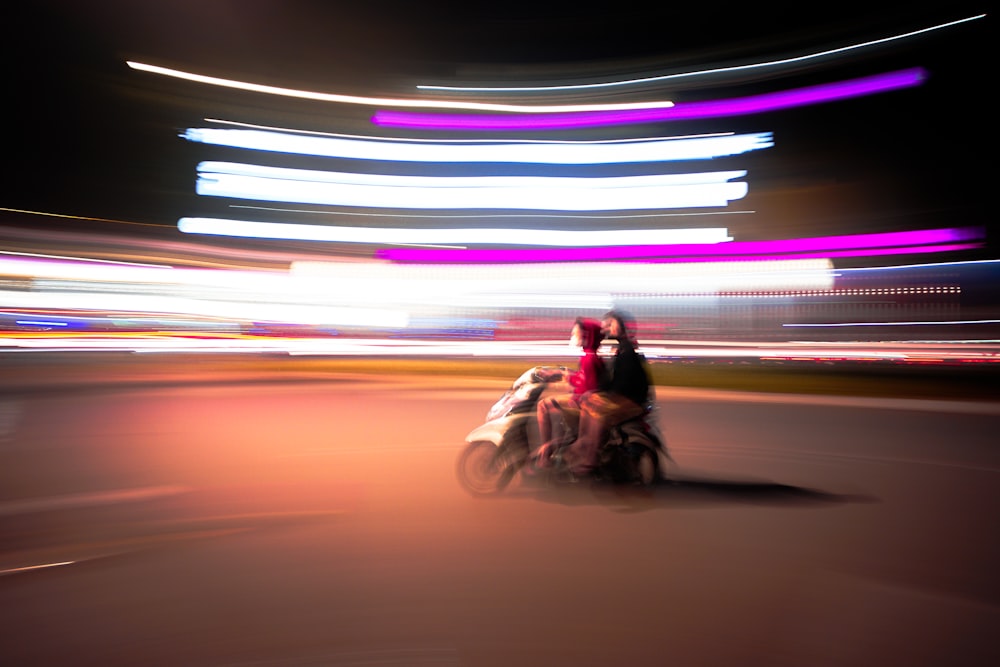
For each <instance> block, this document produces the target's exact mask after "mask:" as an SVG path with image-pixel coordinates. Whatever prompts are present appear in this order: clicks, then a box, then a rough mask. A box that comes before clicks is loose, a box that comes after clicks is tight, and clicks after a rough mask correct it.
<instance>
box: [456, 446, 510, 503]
mask: <svg viewBox="0 0 1000 667" xmlns="http://www.w3.org/2000/svg"><path fill="white" fill-rule="evenodd" d="M506 459H507V457H504V456H503V455H502V452H501V449H500V448H499V447H497V446H496V445H495V444H493V443H492V442H489V441H488V440H477V441H476V442H470V443H469V445H468V446H467V447H466V448H465V449H464V450H462V453H461V454H459V456H458V461H457V463H456V466H455V469H456V473H457V474H458V481H459V483H460V484H461V485H462V486H463V487H464V488H465V490H466V491H468V492H469V493H471V494H472V495H474V496H490V495H494V494H497V493H500V492H501V491H503V490H504V489H505V488H507V485H508V484H510V481H511V479H512V478H513V476H514V473H515V472H516V469H515V468H514V466H513V465H512V462H511V461H508V460H506Z"/></svg>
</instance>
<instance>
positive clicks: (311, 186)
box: [196, 162, 748, 211]
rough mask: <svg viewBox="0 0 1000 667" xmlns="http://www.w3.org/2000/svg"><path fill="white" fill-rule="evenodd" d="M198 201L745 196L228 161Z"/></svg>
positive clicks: (642, 202) (700, 201) (574, 207)
mask: <svg viewBox="0 0 1000 667" xmlns="http://www.w3.org/2000/svg"><path fill="white" fill-rule="evenodd" d="M198 172H199V173H198V181H197V185H196V190H197V192H198V194H200V195H207V196H215V197H232V198H239V199H251V200H264V201H280V202H295V203H300V204H319V205H329V206H358V207H372V208H416V209H443V210H448V209H523V210H559V211H599V210H642V209H647V210H648V209H664V208H701V207H713V206H727V205H728V204H729V202H730V201H733V200H736V199H741V198H743V197H744V196H746V194H747V190H748V187H747V184H746V183H745V182H740V181H737V182H730V179H733V178H741V177H743V176H746V173H747V172H746V171H719V172H704V173H696V174H652V175H643V176H619V177H609V178H568V177H562V178H560V177H531V176H481V177H480V176H467V177H451V178H446V177H439V178H435V177H427V176H398V175H386V174H361V173H345V172H329V171H316V170H305V169H284V168H278V167H265V166H259V165H249V164H236V163H227V162H204V163H202V164H200V165H199V166H198Z"/></svg>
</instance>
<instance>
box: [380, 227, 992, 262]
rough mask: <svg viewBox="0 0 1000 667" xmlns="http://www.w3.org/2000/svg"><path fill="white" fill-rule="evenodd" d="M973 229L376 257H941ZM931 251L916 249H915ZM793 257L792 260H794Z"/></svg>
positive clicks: (963, 245) (976, 236) (388, 251)
mask: <svg viewBox="0 0 1000 667" xmlns="http://www.w3.org/2000/svg"><path fill="white" fill-rule="evenodd" d="M983 234H984V232H983V230H982V229H981V228H977V227H954V228H945V229H926V230H919V231H909V232H886V233H880V234H852V235H842V236H821V237H813V238H804V239H786V240H777V241H733V242H729V243H717V244H712V245H703V244H674V245H649V246H614V247H601V248H519V249H506V250H496V249H474V250H467V249H456V248H384V249H381V250H378V251H377V252H376V253H375V256H376V258H378V259H385V260H389V261H393V262H407V263H428V264H511V263H522V264H527V263H535V262H601V261H619V262H621V261H646V262H712V261H731V260H740V259H765V258H769V259H806V258H814V257H852V256H865V255H891V254H904V253H908V252H914V253H915V252H942V251H943V250H964V249H967V248H972V247H977V245H978V244H977V243H971V244H970V243H969V242H975V241H979V240H980V239H982V238H983ZM920 247H923V248H935V250H917V248H920ZM793 253H794V256H793ZM847 253H857V254H847Z"/></svg>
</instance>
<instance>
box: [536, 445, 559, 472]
mask: <svg viewBox="0 0 1000 667" xmlns="http://www.w3.org/2000/svg"><path fill="white" fill-rule="evenodd" d="M554 451H555V446H554V445H553V443H551V442H546V443H545V444H543V445H542V446H541V447H539V448H538V449H536V450H535V453H534V454H532V456H531V463H532V464H533V465H534V467H535V468H547V467H548V466H549V465H551V463H552V454H553V452H554Z"/></svg>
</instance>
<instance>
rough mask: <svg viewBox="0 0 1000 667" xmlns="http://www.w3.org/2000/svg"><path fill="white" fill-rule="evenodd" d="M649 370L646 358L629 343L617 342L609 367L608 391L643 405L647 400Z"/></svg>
mask: <svg viewBox="0 0 1000 667" xmlns="http://www.w3.org/2000/svg"><path fill="white" fill-rule="evenodd" d="M649 384H650V382H649V369H648V367H647V365H646V358H645V357H643V356H642V355H641V354H639V353H638V352H637V351H636V349H635V348H634V347H632V345H631V344H630V343H629V341H619V343H618V351H617V352H615V357H614V363H613V365H612V367H611V388H610V391H612V392H614V393H616V394H621V395H622V396H624V397H625V398H627V399H629V400H630V401H633V402H635V403H638V404H639V405H645V403H646V402H647V401H648V400H649Z"/></svg>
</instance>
